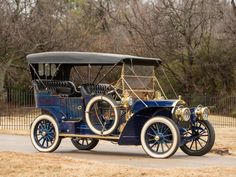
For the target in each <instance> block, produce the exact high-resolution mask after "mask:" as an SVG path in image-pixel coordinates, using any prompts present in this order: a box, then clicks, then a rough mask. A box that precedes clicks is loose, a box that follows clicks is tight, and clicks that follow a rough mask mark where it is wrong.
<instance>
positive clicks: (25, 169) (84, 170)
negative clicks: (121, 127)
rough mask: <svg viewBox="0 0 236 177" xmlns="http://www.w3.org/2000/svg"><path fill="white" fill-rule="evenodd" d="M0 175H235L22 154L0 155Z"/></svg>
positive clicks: (228, 170)
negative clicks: (136, 166)
mask: <svg viewBox="0 0 236 177" xmlns="http://www.w3.org/2000/svg"><path fill="white" fill-rule="evenodd" d="M0 169H1V170H0V176H7V177H13V176H14V177H15V176H19V177H31V176H32V177H38V176H40V177H43V176H57V177H64V176H70V177H71V176H79V177H90V176H91V177H96V176H103V177H108V176H112V177H124V176H132V177H139V176H164V177H165V176H176V177H182V176H191V177H195V176H196V177H208V176H209V177H215V176H227V177H231V176H232V177H233V176H236V168H233V167H230V168H229V167H217V166H216V167H207V168H195V169H189V168H174V169H148V168H134V167H128V166H117V165H106V166H105V165H104V164H102V163H99V162H94V161H86V160H77V159H72V158H67V157H58V156H57V157H56V158H55V156H53V155H50V154H34V155H32V154H31V155H30V154H23V153H14V152H0Z"/></svg>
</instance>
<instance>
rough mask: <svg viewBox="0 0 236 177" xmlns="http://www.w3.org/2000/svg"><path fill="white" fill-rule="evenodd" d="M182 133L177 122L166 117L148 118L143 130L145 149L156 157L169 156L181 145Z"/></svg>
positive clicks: (142, 139)
mask: <svg viewBox="0 0 236 177" xmlns="http://www.w3.org/2000/svg"><path fill="white" fill-rule="evenodd" d="M179 141H180V134H179V130H178V128H177V126H176V125H175V123H174V122H173V121H172V120H171V119H169V118H166V117H154V118H151V119H150V120H148V121H147V122H146V123H145V124H144V126H143V128H142V131H141V144H142V147H143V149H144V151H145V152H146V153H147V154H148V155H150V156H151V157H154V158H161V159H163V158H168V157H170V156H172V155H173V154H174V153H175V152H176V151H177V149H178V147H179Z"/></svg>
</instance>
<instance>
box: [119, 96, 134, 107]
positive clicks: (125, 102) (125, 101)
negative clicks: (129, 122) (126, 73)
mask: <svg viewBox="0 0 236 177" xmlns="http://www.w3.org/2000/svg"><path fill="white" fill-rule="evenodd" d="M121 102H122V104H123V105H124V107H129V106H132V105H133V98H132V97H130V96H128V97H123V98H122V99H121Z"/></svg>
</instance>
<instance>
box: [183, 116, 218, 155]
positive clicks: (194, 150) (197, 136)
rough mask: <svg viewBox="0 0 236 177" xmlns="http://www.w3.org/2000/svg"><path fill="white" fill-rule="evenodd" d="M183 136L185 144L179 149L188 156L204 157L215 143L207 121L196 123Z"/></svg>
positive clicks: (211, 127)
mask: <svg viewBox="0 0 236 177" xmlns="http://www.w3.org/2000/svg"><path fill="white" fill-rule="evenodd" d="M184 136H185V139H186V140H187V143H185V144H184V145H182V146H181V147H180V149H181V150H182V151H183V152H184V153H186V154H188V155H190V156H202V155H205V154H206V153H208V152H209V151H210V150H211V148H212V147H213V145H214V142H215V131H214V128H213V126H212V125H211V123H210V122H209V121H207V120H201V121H198V122H196V123H195V124H194V125H193V126H192V127H191V129H190V130H189V131H187V132H186V133H185V135H184Z"/></svg>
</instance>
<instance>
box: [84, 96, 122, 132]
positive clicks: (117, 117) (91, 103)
mask: <svg viewBox="0 0 236 177" xmlns="http://www.w3.org/2000/svg"><path fill="white" fill-rule="evenodd" d="M99 100H104V101H106V102H108V103H109V104H110V105H111V106H112V107H113V109H114V112H115V120H114V124H113V125H112V127H111V128H109V129H108V130H105V131H103V132H102V131H100V130H97V129H96V128H95V127H94V126H93V125H92V123H91V121H90V116H89V112H90V109H91V107H92V105H93V104H94V103H95V102H96V101H99ZM119 115H120V114H119V110H118V108H117V104H116V102H115V101H113V100H112V99H111V98H109V97H107V96H95V97H93V98H92V99H91V100H90V101H89V102H88V104H87V106H86V110H85V119H86V122H87V124H88V127H89V128H90V129H91V130H92V132H93V133H95V134H97V135H109V134H111V133H113V132H114V131H115V130H116V128H117V126H118V124H119Z"/></svg>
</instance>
